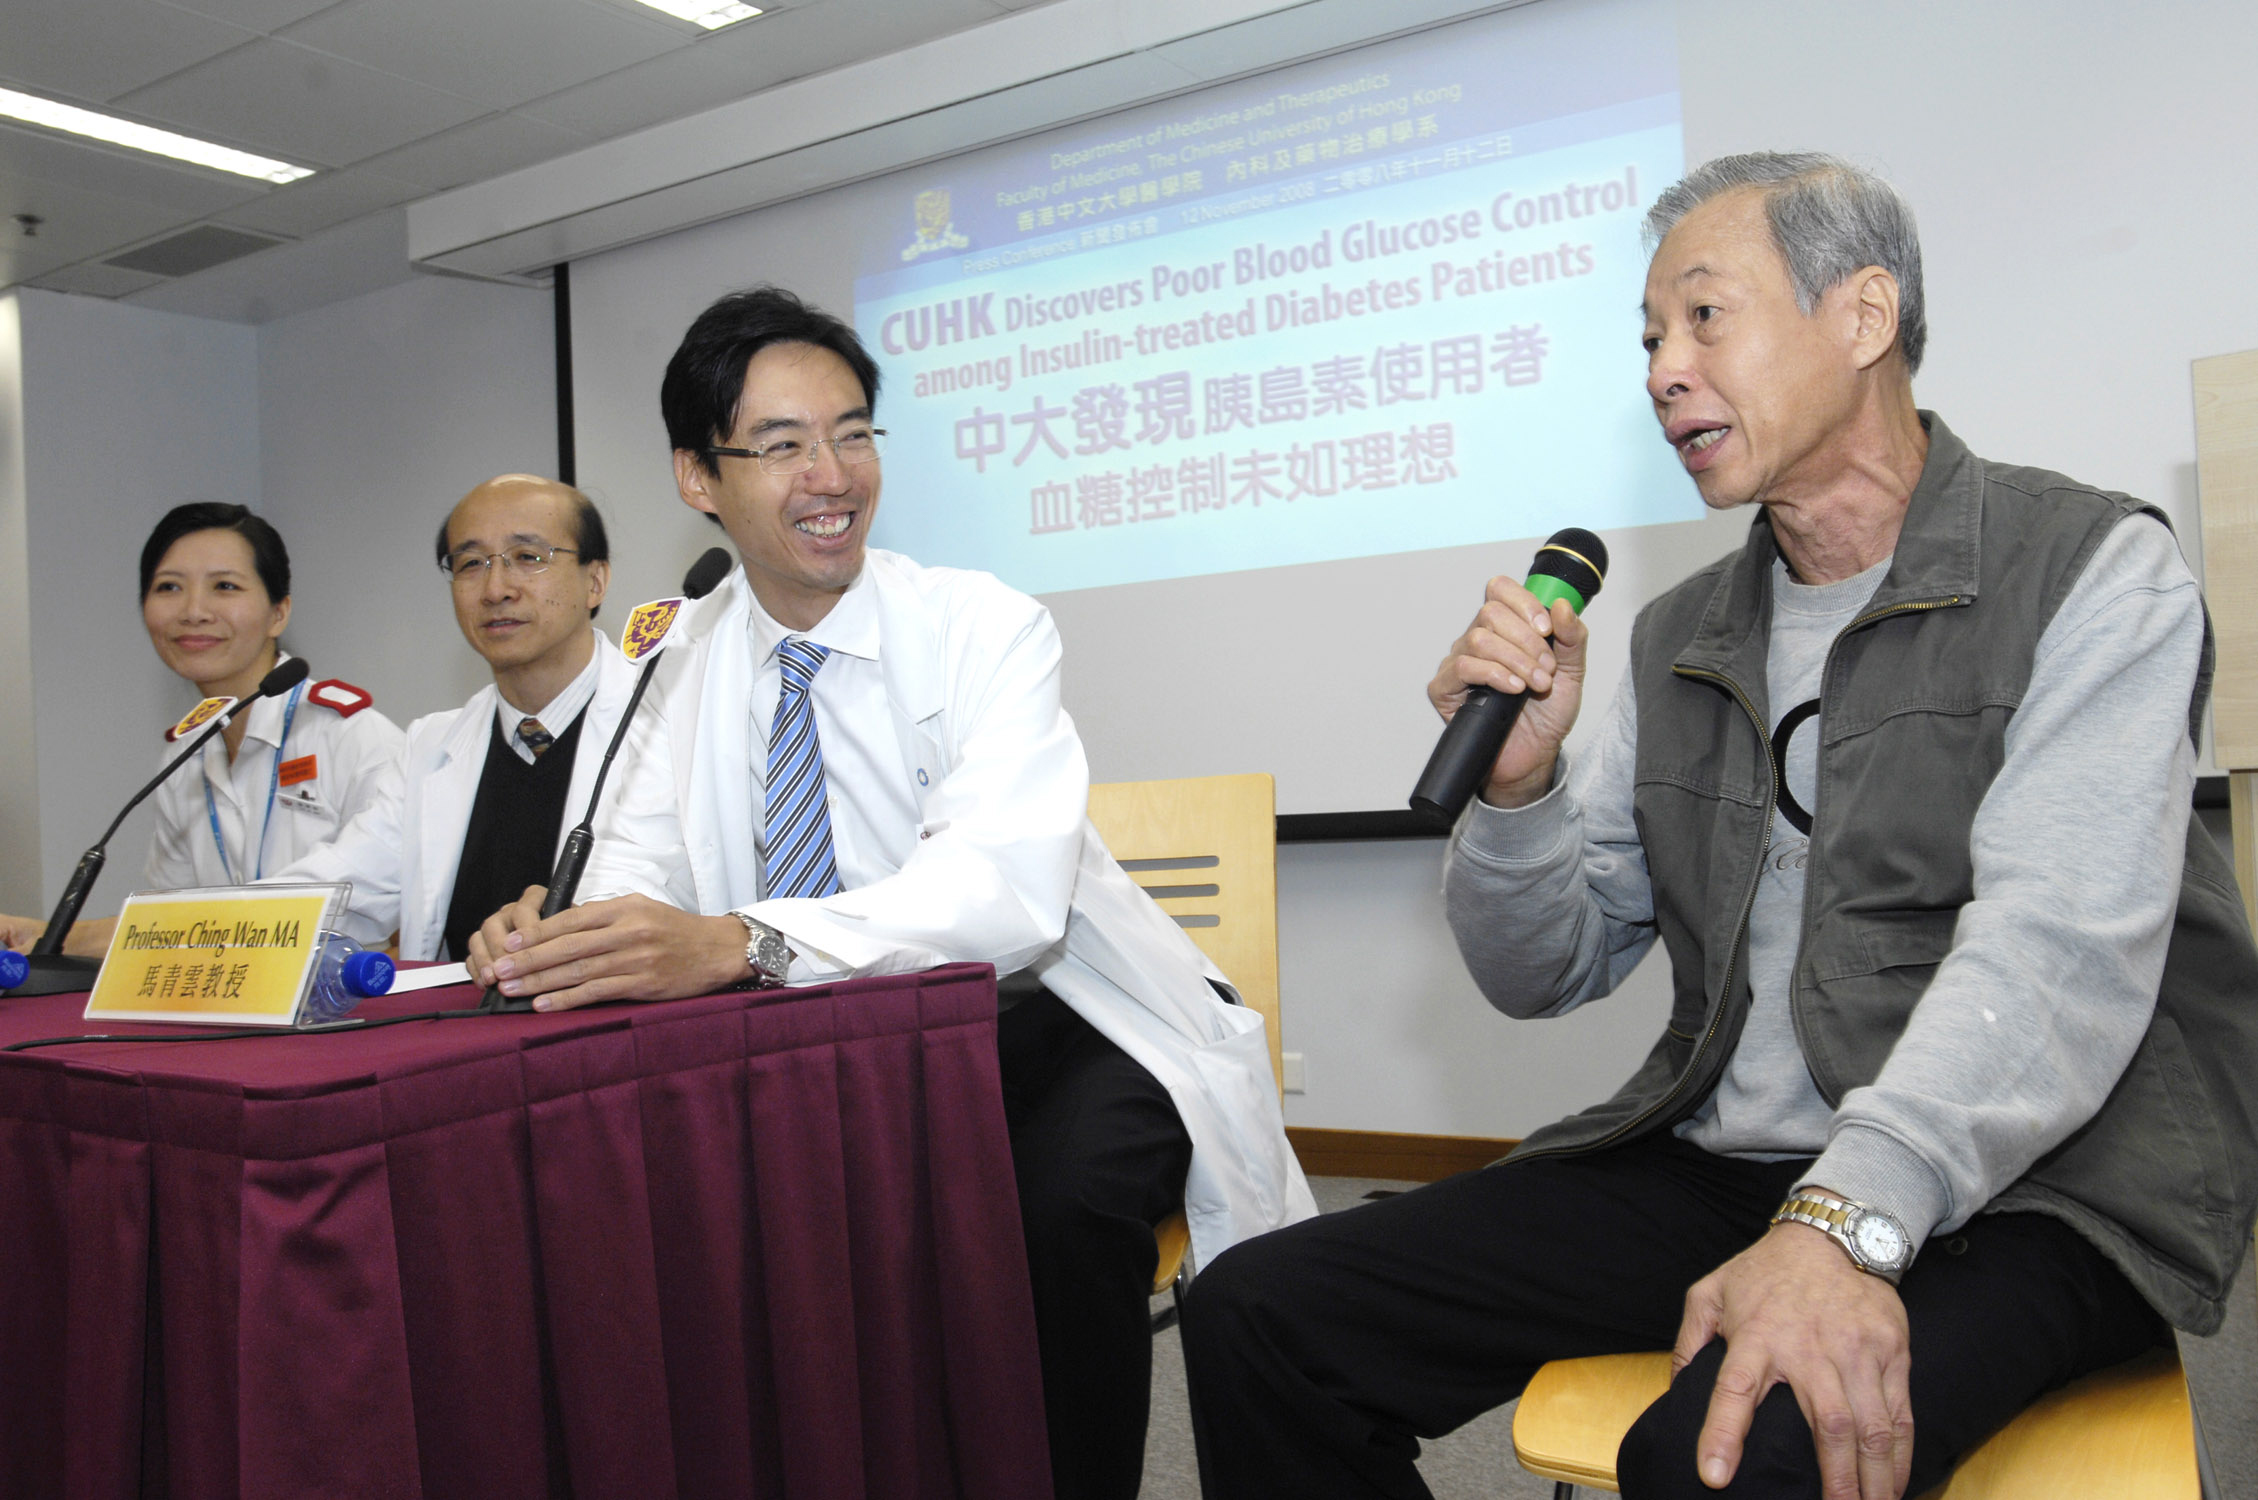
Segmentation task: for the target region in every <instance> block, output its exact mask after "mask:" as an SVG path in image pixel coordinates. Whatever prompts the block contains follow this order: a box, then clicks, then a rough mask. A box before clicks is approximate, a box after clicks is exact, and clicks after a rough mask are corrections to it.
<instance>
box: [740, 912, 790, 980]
mask: <svg viewBox="0 0 2258 1500" xmlns="http://www.w3.org/2000/svg"><path fill="white" fill-rule="evenodd" d="M730 915H731V916H733V917H735V918H736V919H737V920H738V921H740V922H742V923H744V924H745V967H746V968H748V969H751V970H752V971H753V973H752V977H751V979H750V980H747V981H743V982H745V983H750V984H751V985H752V986H753V988H755V989H762V990H766V989H774V988H775V987H776V986H777V985H780V984H782V983H783V982H784V981H783V979H782V978H780V977H779V976H777V975H774V974H771V973H769V972H768V970H766V969H764V968H762V967H761V961H760V950H761V943H762V941H763V940H765V939H767V938H770V937H774V936H775V935H776V930H775V929H774V928H772V927H770V926H769V925H768V924H767V923H765V922H761V921H759V920H757V919H755V918H753V917H750V916H748V915H746V914H745V913H744V912H741V911H732V912H731V913H730Z"/></svg>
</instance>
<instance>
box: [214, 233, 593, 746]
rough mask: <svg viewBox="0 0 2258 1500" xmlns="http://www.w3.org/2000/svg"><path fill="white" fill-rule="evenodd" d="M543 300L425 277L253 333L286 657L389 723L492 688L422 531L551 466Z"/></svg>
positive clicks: (537, 294) (550, 353)
mask: <svg viewBox="0 0 2258 1500" xmlns="http://www.w3.org/2000/svg"><path fill="white" fill-rule="evenodd" d="M551 308H552V303H551V301H550V298H549V295H548V293H546V292H542V291H533V290H529V289H527V288H523V287H512V286H497V285H493V284H490V283H486V282H477V281H460V280H456V279H454V278H451V277H443V276H428V277H421V278H418V279H417V280H414V281H411V282H407V283H405V284H404V285H401V286H396V287H388V288H386V289H385V290H383V291H380V292H371V293H369V294H368V295H367V296H364V297H356V298H354V299H352V300H351V301H349V302H340V303H336V304H334V305H333V306H329V307H322V308H315V309H313V310H312V311H310V312H302V313H298V314H296V315H294V316H292V317H287V318H280V319H277V320H276V321H274V322H271V323H267V324H265V325H263V326H262V327H260V329H259V330H258V400H259V420H260V426H261V430H262V431H263V432H264V433H265V434H266V441H265V443H264V445H263V448H262V451H261V455H260V476H261V477H260V487H261V489H262V491H263V493H264V494H265V497H266V508H267V514H268V515H269V517H270V518H271V519H272V520H273V521H274V523H275V525H276V526H278V527H279V528H281V531H282V534H283V536H284V537H285V538H287V539H288V540H289V542H290V546H291V563H292V566H293V567H294V568H295V569H296V570H297V582H296V585H295V587H296V592H297V595H298V602H297V606H296V612H295V613H294V615H293V616H292V619H291V624H290V642H291V646H292V649H294V650H296V651H299V652H301V653H303V654H304V655H305V656H306V657H307V658H308V659H309V660H311V661H312V662H313V664H314V670H315V672H316V673H317V674H318V675H320V676H322V677H342V678H344V679H345V680H346V681H348V682H351V683H354V684H356V685H358V686H360V687H362V688H365V689H367V690H368V691H369V692H370V693H372V694H374V695H375V697H376V705H377V707H378V709H380V710H381V711H382V712H383V713H385V714H386V715H387V716H389V717H390V718H391V719H393V720H394V721H395V722H397V723H399V724H402V725H405V724H406V723H407V722H408V721H409V720H411V719H413V718H415V717H417V716H418V715H420V714H427V713H430V712H432V711H433V710H435V709H441V708H452V707H454V706H455V705H456V704H458V703H460V702H462V701H463V699H464V698H466V697H468V696H469V695H470V694H471V692H472V691H473V690H474V689H476V688H477V687H478V686H479V685H480V684H482V683H484V682H485V681H487V675H486V667H485V663H483V662H482V661H480V660H479V659H478V657H477V656H476V655H475V654H473V653H472V651H471V649H470V647H469V645H468V644H467V643H465V642H464V640H463V638H462V635H461V633H460V632H459V631H457V630H456V628H455V618H454V614H453V610H452V606H451V605H450V604H449V603H448V597H447V584H446V580H445V579H443V578H442V577H440V575H439V570H438V568H437V567H436V566H434V564H433V562H432V555H431V538H432V536H433V534H434V533H435V532H436V531H437V530H438V527H439V522H440V521H441V519H442V518H444V517H445V516H446V514H447V512H448V510H449V509H450V508H451V507H452V506H453V505H454V503H455V502H456V501H457V500H459V499H461V498H462V496H463V495H464V493H465V492H467V491H468V490H469V489H470V488H471V486H473V485H475V484H477V483H479V482H480V481H481V480H485V479H489V478H492V477H493V476H494V475H496V474H505V473H511V472H517V471H530V472H532V473H537V474H554V473H555V472H556V468H557V418H556V354H555V348H554V343H553V340H552V336H551V319H552V312H551ZM613 617H614V616H613V615H612V614H611V613H610V612H607V614H606V618H607V619H609V618H613Z"/></svg>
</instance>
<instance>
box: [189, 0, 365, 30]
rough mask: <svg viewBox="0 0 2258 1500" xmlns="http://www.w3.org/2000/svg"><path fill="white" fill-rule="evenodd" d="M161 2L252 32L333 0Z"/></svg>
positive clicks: (283, 23)
mask: <svg viewBox="0 0 2258 1500" xmlns="http://www.w3.org/2000/svg"><path fill="white" fill-rule="evenodd" d="M162 3H164V4H167V5H172V6H175V7H177V8H179V9H181V10H192V11H195V12H196V13H197V14H198V15H204V16H210V17H211V18H213V19H214V20H218V21H226V22H229V23H230V24H232V25H236V26H242V27H246V28H248V29H249V30H252V31H259V32H272V31H280V30H281V29H282V28H283V27H285V26H288V25H289V24H290V23H291V22H293V21H303V20H304V19H306V17H308V16H310V15H312V14H314V12H316V11H321V10H327V9H328V8H329V7H330V6H332V5H334V4H336V3H337V0H162Z"/></svg>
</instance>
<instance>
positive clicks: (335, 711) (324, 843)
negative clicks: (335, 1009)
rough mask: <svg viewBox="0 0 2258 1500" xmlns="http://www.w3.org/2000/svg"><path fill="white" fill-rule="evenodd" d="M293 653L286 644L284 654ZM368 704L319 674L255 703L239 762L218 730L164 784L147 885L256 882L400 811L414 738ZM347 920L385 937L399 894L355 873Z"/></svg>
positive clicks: (169, 754) (355, 928)
mask: <svg viewBox="0 0 2258 1500" xmlns="http://www.w3.org/2000/svg"><path fill="white" fill-rule="evenodd" d="M289 659H290V657H289V653H288V652H284V653H282V654H281V655H280V656H278V657H277V659H276V660H277V664H279V663H281V662H283V661H288V660H289ZM292 704H295V705H296V711H295V712H292V711H291V705H292ZM367 704H368V697H367V695H366V694H365V693H363V692H361V690H360V689H358V688H351V687H343V686H339V687H335V688H331V687H328V686H326V685H325V684H317V683H305V684H301V685H300V686H298V687H296V688H293V689H292V690H291V691H290V692H289V693H288V694H287V695H285V696H284V697H280V698H260V699H258V700H256V701H254V702H253V703H251V704H250V706H249V707H247V708H246V709H244V710H243V714H244V720H245V725H246V727H245V729H244V733H243V743H242V746H241V748H239V749H238V750H237V751H236V755H235V759H234V760H233V761H232V762H231V761H229V760H228V758H227V746H226V744H225V743H224V739H225V737H224V736H221V735H214V736H213V737H212V739H211V741H210V742H209V743H208V744H206V745H205V746H204V750H203V753H202V755H200V756H199V757H198V758H197V761H196V763H195V764H192V765H186V766H182V767H181V768H180V770H179V772H178V773H176V774H175V775H174V776H173V777H172V778H171V779H169V780H167V781H166V782H165V783H164V784H163V785H162V786H160V787H159V788H158V789H157V792H156V795H155V797H154V798H153V799H152V800H153V801H154V803H155V805H156V812H157V826H156V828H155V830H154V831H153V832H152V833H151V835H150V839H149V858H148V860H147V862H146V864H145V865H144V866H143V870H142V884H143V886H144V888H146V889H149V890H183V889H186V888H189V887H191V886H214V885H249V884H251V883H252V882H253V878H254V877H255V876H257V875H259V874H261V873H262V872H263V873H264V874H265V876H266V877H267V878H268V879H270V880H272V879H275V878H277V876H278V873H279V872H280V871H283V870H286V869H290V868H294V867H295V866H296V865H298V864H300V863H303V862H305V861H306V860H307V859H309V858H311V857H313V856H316V855H318V854H320V853H321V852H322V851H323V850H326V849H327V848H329V847H330V846H331V844H332V843H333V842H334V841H335V840H337V839H338V838H340V837H342V836H343V830H345V829H347V828H349V827H350V826H351V825H352V824H353V822H355V821H357V820H358V819H360V818H362V817H364V816H366V817H370V818H373V819H376V820H379V821H383V820H388V819H394V818H397V817H398V816H399V807H400V773H399V756H400V747H401V745H402V744H403V743H404V740H403V738H402V736H401V734H400V727H399V726H398V725H397V724H394V723H393V722H392V721H391V720H390V719H387V718H386V717H384V715H382V714H380V713H378V712H377V711H376V710H375V709H373V708H370V707H368V706H367ZM285 720H287V721H288V722H289V726H290V734H289V741H288V743H287V744H285V743H282V739H283V724H284V721H285ZM179 753H180V746H178V745H175V744H172V743H170V742H169V741H168V742H167V743H166V745H165V747H164V752H163V759H164V761H165V762H167V763H169V762H170V761H171V760H172V759H173V757H174V756H176V755H178V754H179ZM278 759H279V760H280V761H281V764H280V765H279V766H278V765H277V764H276V762H277V760H278ZM285 776H287V777H288V778H289V780H288V783H287V784H285V781H284V777H285ZM207 797H209V799H210V800H209V801H207V800H206V799H207ZM215 819H217V821H218V823H219V829H220V837H222V838H224V839H226V841H227V852H228V857H227V858H225V859H223V858H221V855H220V846H219V844H218V843H217V842H216V841H215V840H214V837H213V832H212V824H213V821H214V820H215ZM300 878H306V877H300ZM337 923H338V926H339V928H340V929H341V930H342V931H344V932H345V933H346V934H347V935H348V936H350V937H352V938H354V939H356V940H358V941H360V942H363V943H381V942H383V941H384V939H385V937H386V936H387V935H388V934H390V932H391V931H392V914H391V901H390V898H389V896H388V895H387V894H386V893H385V892H383V891H377V892H373V893H372V892H368V891H364V890H363V889H362V888H361V887H360V885H359V884H357V883H356V884H355V885H354V887H353V895H352V900H351V904H350V905H349V906H348V907H347V908H346V910H345V911H344V912H343V913H341V914H340V915H339V917H338V918H337Z"/></svg>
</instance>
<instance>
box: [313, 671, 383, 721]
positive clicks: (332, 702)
mask: <svg viewBox="0 0 2258 1500" xmlns="http://www.w3.org/2000/svg"><path fill="white" fill-rule="evenodd" d="M306 699H307V701H308V702H310V703H319V704H320V705H321V706H322V707H323V708H327V709H333V710H335V712H336V714H337V717H339V718H340V719H350V718H351V717H353V715H355V714H357V713H359V712H360V711H361V710H362V709H364V708H366V707H368V706H369V705H370V704H371V703H374V702H375V701H376V700H375V699H374V698H371V697H370V696H369V695H368V694H367V693H365V692H363V691H362V690H361V689H359V688H357V687H355V686H353V685H352V684H351V683H349V682H345V681H342V680H340V679H338V678H335V677H325V678H323V679H322V680H321V681H319V682H317V683H315V684H314V685H313V686H312V687H310V688H308V689H306Z"/></svg>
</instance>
